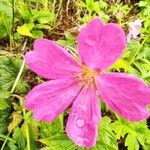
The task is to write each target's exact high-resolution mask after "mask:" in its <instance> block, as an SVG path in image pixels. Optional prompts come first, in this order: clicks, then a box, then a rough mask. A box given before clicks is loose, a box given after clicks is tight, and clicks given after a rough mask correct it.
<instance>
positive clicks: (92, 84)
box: [25, 18, 150, 147]
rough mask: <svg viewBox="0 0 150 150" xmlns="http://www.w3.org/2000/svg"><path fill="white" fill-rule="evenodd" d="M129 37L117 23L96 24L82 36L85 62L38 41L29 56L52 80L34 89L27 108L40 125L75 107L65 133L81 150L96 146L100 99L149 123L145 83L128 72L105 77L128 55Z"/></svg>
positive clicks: (133, 118)
mask: <svg viewBox="0 0 150 150" xmlns="http://www.w3.org/2000/svg"><path fill="white" fill-rule="evenodd" d="M125 39H126V37H125V33H124V31H123V30H122V28H121V27H119V26H118V25H117V24H114V23H108V24H106V25H105V24H104V23H103V22H102V21H101V20H100V19H98V18H96V19H94V20H92V21H91V22H90V23H89V24H88V25H87V26H86V27H84V28H82V29H81V31H80V33H79V36H78V52H79V57H80V61H77V60H75V59H74V58H73V57H72V56H71V54H69V53H67V52H66V51H65V49H64V48H62V47H60V46H59V45H57V44H56V43H55V42H53V41H50V40H47V39H38V40H36V41H35V43H34V48H33V49H34V50H33V51H31V52H28V53H27V54H26V55H25V59H26V63H27V64H28V66H29V67H30V68H31V70H32V71H34V72H35V73H37V74H39V75H41V76H43V77H44V78H46V79H52V80H50V81H47V82H45V83H42V84H40V85H38V86H36V87H35V88H33V89H32V90H31V91H30V92H29V94H28V95H27V97H26V100H25V107H26V108H27V109H29V110H32V111H33V116H34V118H35V119H36V120H38V121H47V122H51V121H53V120H54V119H55V118H56V117H58V116H59V114H60V113H62V112H63V111H64V110H65V109H66V108H68V107H69V106H70V105H71V104H72V107H71V113H70V115H69V118H68V121H67V125H66V132H67V135H68V136H69V137H70V139H72V140H73V141H74V142H75V143H76V144H77V145H79V146H86V147H92V146H94V145H95V144H96V138H97V134H98V124H99V121H100V119H101V112H100V107H99V102H98V97H100V98H101V100H103V101H104V102H105V103H106V104H107V105H108V106H109V108H110V109H111V110H112V111H114V112H116V113H117V114H119V115H121V116H122V117H124V118H126V119H128V120H130V121H140V120H143V119H146V118H147V117H148V116H149V113H148V111H147V109H146V106H147V104H149V103H150V90H149V88H148V87H147V86H146V85H145V84H144V82H142V81H141V80H140V79H138V78H136V77H134V76H131V75H127V74H123V73H105V72H104V71H105V70H106V69H108V67H109V66H111V65H112V64H113V63H114V62H115V61H116V60H117V59H118V58H119V57H120V56H121V55H122V53H123V50H124V49H125V44H126V40H125Z"/></svg>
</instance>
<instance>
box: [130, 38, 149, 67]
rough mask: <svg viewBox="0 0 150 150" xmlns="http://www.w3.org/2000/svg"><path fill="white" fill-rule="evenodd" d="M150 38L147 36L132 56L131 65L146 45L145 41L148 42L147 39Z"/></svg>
mask: <svg viewBox="0 0 150 150" xmlns="http://www.w3.org/2000/svg"><path fill="white" fill-rule="evenodd" d="M148 38H149V36H147V37H146V38H145V39H144V40H143V41H142V43H141V44H140V46H139V48H138V49H137V50H136V52H135V54H134V55H133V56H132V57H131V59H130V61H129V64H130V65H131V64H132V63H133V62H134V59H135V57H136V56H137V54H138V53H139V51H140V50H141V48H142V46H143V45H144V43H145V42H146V40H147V39H148Z"/></svg>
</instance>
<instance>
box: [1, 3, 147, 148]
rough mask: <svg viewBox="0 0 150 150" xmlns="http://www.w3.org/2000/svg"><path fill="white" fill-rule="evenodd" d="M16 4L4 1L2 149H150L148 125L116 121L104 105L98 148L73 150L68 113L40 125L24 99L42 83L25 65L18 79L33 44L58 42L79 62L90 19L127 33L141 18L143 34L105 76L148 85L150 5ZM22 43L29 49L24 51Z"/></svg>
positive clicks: (2, 33) (2, 19)
mask: <svg viewBox="0 0 150 150" xmlns="http://www.w3.org/2000/svg"><path fill="white" fill-rule="evenodd" d="M12 2H13V1H12V0H1V1H0V39H1V41H0V145H2V146H4V147H3V149H6V150H39V149H41V150H42V149H43V150H60V149H64V150H87V149H89V150H118V149H127V150H139V149H143V150H149V149H150V130H149V128H148V126H149V124H150V123H149V120H147V121H146V120H145V121H143V122H139V123H131V122H128V121H126V120H124V119H122V118H120V117H118V116H117V117H116V116H115V114H114V113H112V112H110V111H109V109H108V108H107V107H106V105H105V104H104V103H102V105H101V107H102V109H101V111H102V115H103V117H102V118H101V121H100V125H99V132H98V138H97V143H96V146H95V147H92V148H85V147H79V146H77V145H75V143H73V142H72V141H71V140H70V139H69V137H68V136H67V134H66V132H65V127H66V120H67V116H65V113H62V114H61V115H60V116H59V117H58V118H57V119H56V120H55V121H53V122H52V123H46V122H36V121H35V120H34V119H33V117H32V112H31V111H27V110H25V108H24V99H25V96H26V94H27V93H28V92H29V90H30V86H31V87H34V86H36V85H37V84H39V80H40V82H43V79H42V78H39V77H37V76H35V74H33V73H31V72H30V71H29V70H27V68H26V66H24V68H23V70H22V72H21V76H20V78H19V79H17V77H18V75H19V74H20V68H21V66H22V64H23V60H22V58H21V57H20V52H21V53H22V54H24V53H25V50H28V49H31V48H32V46H33V45H32V44H31V43H32V42H33V39H36V38H42V37H46V38H50V39H56V41H57V42H58V44H60V45H62V46H63V47H64V48H65V49H66V50H67V51H68V52H69V53H71V54H72V55H73V56H74V57H75V58H76V57H77V55H78V54H77V34H78V32H79V29H80V27H81V26H83V24H86V23H87V22H89V21H90V20H91V19H92V18H94V17H97V16H99V17H100V18H102V20H103V21H104V22H116V23H118V24H119V25H120V26H122V27H123V29H124V30H125V31H126V34H127V33H128V24H129V22H133V21H134V20H136V19H138V18H139V19H141V20H142V28H141V30H140V35H139V36H138V38H137V39H135V40H133V39H132V40H131V41H130V42H129V43H128V44H127V47H126V50H125V51H124V54H123V55H122V57H121V58H120V59H119V60H118V61H117V62H115V63H114V64H113V65H112V66H111V67H110V68H109V69H108V70H106V73H107V72H126V73H129V74H133V75H136V76H138V77H139V78H141V79H143V80H144V81H145V82H146V83H147V84H148V85H150V48H149V44H150V36H149V35H150V15H149V14H150V1H149V0H140V1H136V3H135V1H130V0H129V1H121V0H110V1H108V0H77V1H69V0H67V1H62V0H60V1H56V0H14V8H13V3H12ZM13 11H14V13H13ZM68 20H69V21H71V25H70V23H69V21H68ZM60 39H61V40H60ZM24 40H25V41H27V45H26V47H25V49H24V50H20V46H21V45H22V43H24ZM13 42H14V43H15V45H13V44H12V43H13ZM114 42H115V41H114ZM8 43H9V44H10V47H9V44H8ZM4 45H7V47H4ZM12 45H13V46H14V47H13V46H12ZM1 49H3V51H1ZM18 52H19V55H18ZM93 59H94V58H93ZM16 80H18V81H17V82H16ZM37 80H38V81H37ZM14 83H15V84H16V85H15V84H14ZM12 88H13V90H12ZM5 143H6V144H5ZM120 144H121V145H122V146H121V148H120ZM118 145H119V146H118Z"/></svg>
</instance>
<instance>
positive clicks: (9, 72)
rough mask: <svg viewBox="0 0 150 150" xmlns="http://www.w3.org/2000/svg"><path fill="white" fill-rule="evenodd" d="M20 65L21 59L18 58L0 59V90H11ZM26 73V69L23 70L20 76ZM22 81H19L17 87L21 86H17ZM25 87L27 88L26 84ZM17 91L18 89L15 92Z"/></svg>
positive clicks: (2, 57)
mask: <svg viewBox="0 0 150 150" xmlns="http://www.w3.org/2000/svg"><path fill="white" fill-rule="evenodd" d="M21 65H22V59H21V58H20V57H4V56H1V57H0V89H4V90H11V87H12V85H13V84H14V82H15V80H16V77H17V75H18V73H19V70H20V67H21ZM26 71H27V69H26V68H24V70H23V74H22V76H23V75H24V74H25V73H26ZM22 81H24V80H23V79H20V81H19V83H18V85H17V86H21V85H19V84H21V83H22ZM26 83H27V82H26ZM25 86H26V87H27V86H28V85H27V84H26V85H25ZM22 88H23V87H22ZM17 89H18V88H17V87H16V90H15V92H17ZM20 90H21V89H20ZM23 90H24V88H23ZM20 92H21V91H19V93H20ZM22 93H23V92H22Z"/></svg>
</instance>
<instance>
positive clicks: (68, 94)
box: [25, 78, 81, 122]
mask: <svg viewBox="0 0 150 150" xmlns="http://www.w3.org/2000/svg"><path fill="white" fill-rule="evenodd" d="M80 89H81V85H80V84H79V82H78V81H76V80H75V79H71V78H70V79H56V80H51V81H47V82H45V83H42V84H40V85H38V86H36V87H34V88H33V89H32V90H31V91H30V92H29V93H28V95H27V96H26V99H25V108H26V109H28V110H32V111H33V117H34V118H35V119H36V120H37V121H47V122H50V121H53V120H54V119H55V118H56V117H58V115H60V113H61V112H63V111H64V110H65V109H66V108H67V107H68V106H69V105H70V104H71V103H72V101H73V99H74V98H75V97H76V96H77V95H78V92H79V91H80Z"/></svg>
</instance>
